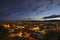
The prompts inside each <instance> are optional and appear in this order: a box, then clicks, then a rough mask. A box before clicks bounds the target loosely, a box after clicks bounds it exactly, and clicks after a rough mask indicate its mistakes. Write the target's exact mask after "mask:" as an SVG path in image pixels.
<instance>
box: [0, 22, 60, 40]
mask: <svg viewBox="0 0 60 40" xmlns="http://www.w3.org/2000/svg"><path fill="white" fill-rule="evenodd" d="M0 40H60V21H0Z"/></svg>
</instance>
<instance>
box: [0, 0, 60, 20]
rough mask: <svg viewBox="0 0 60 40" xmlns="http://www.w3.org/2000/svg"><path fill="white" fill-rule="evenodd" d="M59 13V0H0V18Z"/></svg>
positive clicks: (13, 18) (42, 15)
mask: <svg viewBox="0 0 60 40" xmlns="http://www.w3.org/2000/svg"><path fill="white" fill-rule="evenodd" d="M50 15H60V0H0V19H2V20H25V19H36V18H43V17H46V16H50Z"/></svg>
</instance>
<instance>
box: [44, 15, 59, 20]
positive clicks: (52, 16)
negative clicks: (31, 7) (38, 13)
mask: <svg viewBox="0 0 60 40" xmlns="http://www.w3.org/2000/svg"><path fill="white" fill-rule="evenodd" d="M57 17H60V15H51V16H47V17H44V18H43V19H49V18H57Z"/></svg>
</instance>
